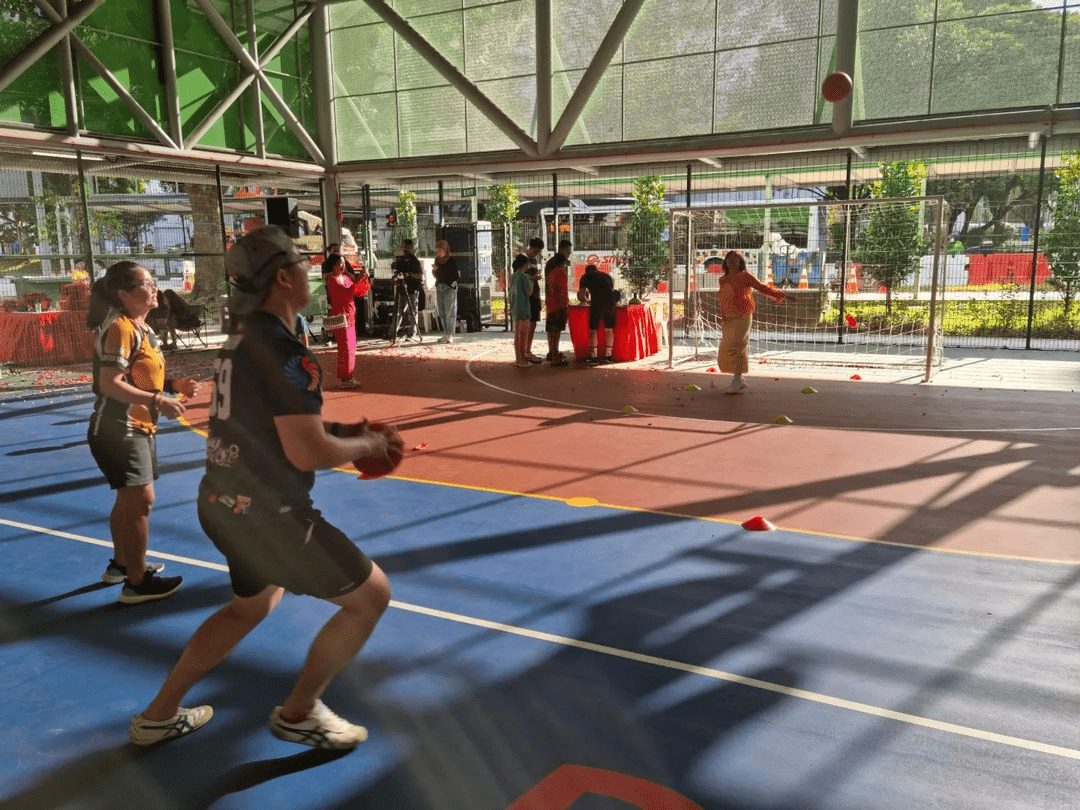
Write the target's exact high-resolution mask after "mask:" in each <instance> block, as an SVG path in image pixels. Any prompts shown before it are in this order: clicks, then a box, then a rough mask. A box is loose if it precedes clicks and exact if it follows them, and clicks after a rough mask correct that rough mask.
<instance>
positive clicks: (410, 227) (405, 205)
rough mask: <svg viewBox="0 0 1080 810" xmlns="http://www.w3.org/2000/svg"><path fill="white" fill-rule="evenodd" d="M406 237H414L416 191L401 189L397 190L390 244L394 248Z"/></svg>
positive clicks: (399, 245)
mask: <svg viewBox="0 0 1080 810" xmlns="http://www.w3.org/2000/svg"><path fill="white" fill-rule="evenodd" d="M406 239H413V240H415V239H416V192H415V191H405V190H402V191H399V192H398V204H397V223H396V224H395V225H394V237H393V239H392V240H391V244H392V245H393V247H394V249H395V250H396V249H397V248H399V247H401V243H402V242H404V241H405V240H406Z"/></svg>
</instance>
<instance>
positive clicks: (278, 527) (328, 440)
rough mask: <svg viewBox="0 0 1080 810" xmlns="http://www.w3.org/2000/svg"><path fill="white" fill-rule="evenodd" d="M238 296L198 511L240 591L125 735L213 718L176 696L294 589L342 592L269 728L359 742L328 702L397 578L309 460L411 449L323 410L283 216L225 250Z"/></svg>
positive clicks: (300, 269) (396, 454) (390, 461)
mask: <svg viewBox="0 0 1080 810" xmlns="http://www.w3.org/2000/svg"><path fill="white" fill-rule="evenodd" d="M225 265H226V271H227V273H228V276H229V283H230V285H231V287H232V292H231V294H230V296H229V308H230V312H231V314H232V316H233V317H234V318H238V319H242V324H241V326H240V330H239V333H238V334H235V335H232V336H231V337H230V338H229V339H228V340H227V341H226V343H225V345H224V347H223V348H222V350H221V352H220V353H219V354H218V357H217V360H216V361H215V364H214V367H215V374H216V380H215V389H214V394H213V397H212V399H211V401H210V427H209V432H208V437H207V446H206V450H207V452H206V474H205V476H204V477H203V479H202V482H201V484H200V486H199V497H198V511H199V522H200V523H201V525H202V527H203V530H204V531H205V532H206V534H207V536H209V538H210V539H211V541H213V543H214V545H215V546H217V548H218V549H219V550H220V551H221V553H222V554H224V555H225V558H226V560H227V561H228V563H229V578H230V580H231V582H232V589H233V598H232V601H230V602H229V604H228V605H226V606H225V607H223V608H221V609H220V610H219V611H217V613H215V614H214V615H212V616H211V617H210V618H209V619H207V620H206V621H205V622H204V623H203V624H202V626H200V627H199V629H198V630H196V631H195V634H194V636H192V638H191V640H190V641H189V642H188V644H187V646H186V647H185V648H184V651H183V652H182V653H181V655H180V659H179V661H178V662H177V663H176V665H175V666H174V667H173V669H172V671H171V672H170V673H169V676H168V677H167V678H166V680H165V683H164V684H163V685H162V687H161V689H160V691H159V692H158V694H157V695H156V696H155V697H154V699H153V700H152V701H151V702H150V705H149V706H147V708H146V709H145V710H143V712H142V713H140V714H137V715H135V716H134V717H133V718H132V719H131V729H130V738H131V741H132V742H134V743H135V744H137V745H151V744H154V743H158V742H162V741H164V740H168V739H172V738H174V737H179V736H182V735H184V734H188V733H190V732H192V731H194V730H196V729H197V728H199V727H201V726H203V725H204V724H206V723H207V722H208V721H209V720H210V718H211V716H212V715H213V710H212V709H211V708H210V707H209V706H197V707H195V708H184V707H182V706H181V705H180V701H181V700H182V699H183V697H184V695H185V694H186V693H187V692H188V690H189V689H191V688H192V687H193V686H194V685H195V684H196V683H197V682H198V681H199V679H200V678H202V677H203V676H204V675H205V674H206V673H207V672H209V671H210V670H211V669H212V668H213V667H215V666H216V665H217V664H219V663H220V662H221V661H222V660H224V658H225V657H226V656H227V655H228V654H229V652H230V651H231V650H232V649H233V648H234V647H235V646H236V645H237V644H238V643H239V642H240V640H241V639H242V638H244V636H246V635H247V634H248V633H249V632H250V631H251V630H253V629H254V628H255V627H256V626H257V625H258V624H259V622H261V621H262V620H263V619H264V618H266V616H267V615H268V614H269V613H270V611H271V610H273V609H274V607H275V606H276V605H277V604H278V602H279V601H280V600H281V597H282V595H283V594H284V592H285V591H286V590H288V591H291V592H293V593H297V594H308V595H311V596H315V597H317V598H320V599H325V600H327V601H330V602H333V603H334V604H335V605H337V607H338V611H337V612H336V613H335V614H334V615H333V616H332V617H331V618H330V620H329V621H328V622H327V623H326V625H325V626H324V627H323V628H322V629H321V630H320V631H319V632H318V634H317V635H316V636H315V639H314V641H313V642H312V644H311V649H310V651H309V653H308V657H307V661H306V662H305V664H304V667H303V669H302V670H301V671H300V675H299V677H298V678H297V680H296V682H295V684H294V686H293V688H292V691H291V692H290V693H289V694H288V695H287V696H286V698H285V700H283V701H282V703H281V705H280V706H277V707H276V708H275V709H274V710H273V712H272V713H271V716H270V730H271V731H272V733H273V734H274V735H275V736H277V737H279V738H281V739H283V740H288V741H291V742H297V743H301V744H304V745H311V746H316V747H319V748H352V747H353V746H356V745H358V744H359V743H361V742H363V741H364V740H365V739H366V738H367V731H366V729H364V727H363V726H358V725H354V724H352V723H350V722H348V721H346V720H344V719H342V718H340V717H338V716H337V715H336V714H334V713H333V712H332V711H330V709H328V708H327V707H326V706H325V705H324V704H323V702H322V701H321V700H320V698H321V696H322V694H323V692H324V691H325V690H326V688H327V687H328V686H329V684H330V682H331V680H332V679H333V678H334V676H336V675H337V674H338V672H340V671H341V670H342V669H343V668H344V667H345V666H346V665H347V664H348V663H349V662H350V661H351V660H352V659H353V657H354V656H355V655H356V654H357V653H358V652H359V651H360V648H361V647H362V646H363V644H364V642H365V641H366V640H367V638H368V636H369V635H370V634H371V632H372V631H373V630H374V629H375V624H376V623H377V622H378V620H379V617H380V616H381V615H382V613H383V611H384V610H385V609H386V606H387V604H388V603H389V601H390V583H389V582H388V580H387V578H386V575H385V574H384V573H383V571H382V570H381V569H380V568H379V567H378V566H377V565H375V563H373V562H372V561H371V560H370V559H369V558H368V557H367V556H366V555H365V554H364V553H363V552H362V551H361V550H360V549H358V548H357V547H356V545H355V544H354V543H353V542H352V541H351V540H350V539H349V538H348V537H347V536H346V535H345V534H344V533H343V532H341V531H340V530H338V529H337V528H335V527H334V526H332V525H330V524H329V523H328V522H327V521H326V520H325V519H324V518H323V517H322V515H321V514H320V512H319V511H318V510H317V509H315V507H314V505H313V503H312V500H311V495H310V491H311V488H312V486H313V485H314V480H315V478H314V471H315V470H319V469H327V468H331V467H337V466H339V465H342V464H345V463H347V462H349V461H352V460H357V461H359V460H360V459H369V460H375V461H378V462H380V463H382V464H383V465H384V466H385V467H386V468H387V469H390V468H392V467H394V466H396V465H397V464H398V463H399V462H400V461H401V458H402V454H403V443H402V440H401V437H400V436H398V434H397V431H395V430H393V429H392V428H383V427H378V426H373V425H371V424H369V423H368V422H367V420H363V421H361V422H358V423H355V424H342V423H337V422H324V421H323V419H322V415H321V412H322V371H321V369H320V367H319V364H318V362H317V361H316V360H315V357H314V356H313V355H312V354H311V352H310V351H309V350H308V349H307V348H306V347H305V346H304V345H303V344H302V343H301V342H300V340H298V339H297V337H296V335H295V334H294V331H293V330H294V328H295V324H296V315H297V313H298V312H300V311H301V310H303V309H304V307H306V306H307V305H308V303H309V302H310V300H311V292H310V290H309V288H308V263H307V261H306V260H305V259H304V258H303V257H302V256H301V255H300V253H299V252H298V251H297V249H296V247H295V245H294V244H293V242H292V240H291V239H290V238H289V237H288V235H286V234H285V232H284V231H282V230H281V229H280V228H277V227H275V226H270V227H266V228H261V229H260V230H258V231H255V232H253V233H251V234H248V235H247V236H245V237H244V238H243V239H241V240H240V241H239V242H237V244H236V246H235V247H234V248H233V249H232V250H230V251H229V252H228V253H227V254H226V257H225Z"/></svg>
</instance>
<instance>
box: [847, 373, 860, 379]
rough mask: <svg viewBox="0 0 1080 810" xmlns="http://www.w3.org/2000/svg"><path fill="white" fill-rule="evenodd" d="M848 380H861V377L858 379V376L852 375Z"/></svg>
mask: <svg viewBox="0 0 1080 810" xmlns="http://www.w3.org/2000/svg"><path fill="white" fill-rule="evenodd" d="M850 379H852V380H861V379H862V377H860V376H859V375H858V374H852V375H851V377H850Z"/></svg>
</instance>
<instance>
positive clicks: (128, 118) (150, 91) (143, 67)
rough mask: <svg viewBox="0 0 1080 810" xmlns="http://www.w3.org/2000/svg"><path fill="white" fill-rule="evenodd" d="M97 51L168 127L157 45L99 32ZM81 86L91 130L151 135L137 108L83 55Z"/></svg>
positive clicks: (149, 110) (149, 111)
mask: <svg viewBox="0 0 1080 810" xmlns="http://www.w3.org/2000/svg"><path fill="white" fill-rule="evenodd" d="M97 38H98V39H99V41H98V42H97V46H96V47H95V48H94V55H95V56H97V58H98V59H100V60H101V61H102V63H103V64H104V65H105V67H106V68H107V69H108V70H109V71H110V72H111V73H112V74H113V76H115V77H116V79H117V80H118V81H119V82H120V84H121V85H122V86H123V87H124V88H125V89H126V90H127V91H128V92H129V93H130V94H131V95H132V97H133V98H134V99H135V100H136V101H137V102H138V103H139V105H140V106H141V107H142V108H143V109H144V110H146V112H147V113H149V114H150V115H151V116H152V117H153V118H154V120H156V121H157V122H158V123H159V124H162V125H163V128H165V129H168V127H167V125H166V124H165V121H166V120H167V119H164V118H163V113H164V110H165V90H164V88H163V87H162V85H161V83H160V81H159V78H158V53H157V51H158V49H157V48H155V47H153V46H151V45H147V44H144V43H138V42H134V41H133V40H130V39H127V38H126V37H116V36H113V35H111V34H98V35H97ZM77 64H78V71H79V77H80V82H79V90H80V92H81V94H82V99H83V115H84V118H85V121H86V128H87V129H88V130H90V131H91V132H96V133H101V134H104V135H117V136H124V137H139V138H148V137H151V133H150V131H149V130H148V129H147V128H146V127H145V126H144V125H143V124H142V122H141V121H139V120H138V119H137V118H136V117H135V113H134V111H133V110H132V109H131V107H129V106H128V105H127V103H125V102H124V101H123V100H121V99H120V98H119V96H117V95H116V93H115V91H114V90H113V89H112V88H111V87H110V86H109V85H108V83H107V82H106V81H105V79H104V78H103V77H102V76H101V75H99V74H98V72H97V71H96V70H95V69H94V68H93V67H92V66H91V65H90V63H89V62H87V61H86V60H85V59H83V58H82V57H79V59H78V62H77Z"/></svg>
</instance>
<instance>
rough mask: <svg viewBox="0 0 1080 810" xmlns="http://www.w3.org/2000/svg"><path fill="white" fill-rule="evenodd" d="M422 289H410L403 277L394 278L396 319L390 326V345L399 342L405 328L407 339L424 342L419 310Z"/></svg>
mask: <svg viewBox="0 0 1080 810" xmlns="http://www.w3.org/2000/svg"><path fill="white" fill-rule="evenodd" d="M419 295H420V291H419V290H410V289H409V287H408V285H407V284H406V283H405V280H404V279H403V278H400V279H399V278H395V279H394V319H393V322H392V323H391V326H390V345H393V344H395V343H397V342H398V340H399V338H401V332H402V330H403V329H404V330H405V331H406V332H407V334H406V335H405V339H406V340H416V341H419V342H421V343H422V342H423V340H424V336H423V335H421V334H420V315H419V312H418V307H419V301H418V300H417V299H418V298H419Z"/></svg>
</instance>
